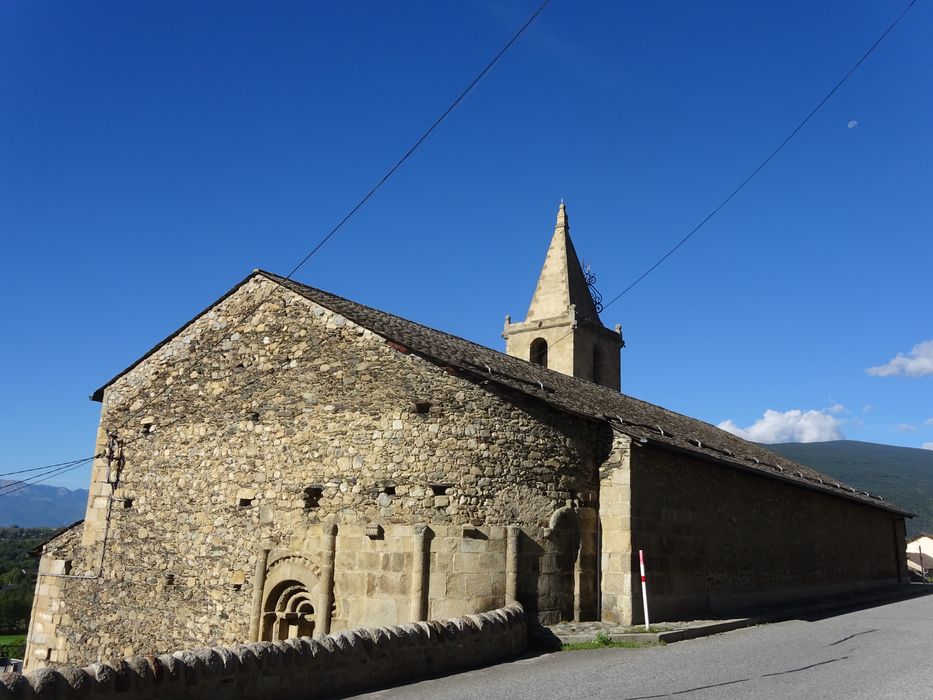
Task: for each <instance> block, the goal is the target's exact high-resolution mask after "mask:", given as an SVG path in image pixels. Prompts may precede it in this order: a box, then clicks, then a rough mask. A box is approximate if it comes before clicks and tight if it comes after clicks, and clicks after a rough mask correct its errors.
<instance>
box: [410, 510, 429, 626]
mask: <svg viewBox="0 0 933 700" xmlns="http://www.w3.org/2000/svg"><path fill="white" fill-rule="evenodd" d="M430 554H431V547H430V540H429V538H428V526H427V525H415V536H414V544H413V547H412V567H411V620H412V622H418V621H419V620H427V619H428V574H429V573H430V569H431V565H430V560H429V557H430Z"/></svg>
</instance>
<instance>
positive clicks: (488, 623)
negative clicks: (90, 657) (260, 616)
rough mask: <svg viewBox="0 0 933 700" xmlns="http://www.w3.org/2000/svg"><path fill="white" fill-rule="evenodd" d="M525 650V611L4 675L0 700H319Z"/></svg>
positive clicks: (511, 609)
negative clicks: (123, 699) (106, 699)
mask: <svg viewBox="0 0 933 700" xmlns="http://www.w3.org/2000/svg"><path fill="white" fill-rule="evenodd" d="M526 645H527V628H526V621H525V614H524V611H523V609H522V607H521V606H520V605H518V604H514V605H509V606H506V607H504V608H500V609H498V610H493V611H492V612H486V613H481V614H479V615H467V616H465V617H460V618H457V619H454V620H444V621H431V622H415V623H409V624H405V625H399V626H393V627H380V628H376V629H360V630H352V631H349V632H343V633H341V634H336V635H331V636H327V637H322V638H321V639H311V638H308V637H301V638H298V639H285V640H281V641H275V642H257V643H255V644H241V645H238V646H234V647H209V648H206V649H196V650H194V651H176V652H174V653H173V654H163V655H161V656H133V657H130V658H127V659H121V660H118V661H113V662H110V663H106V664H91V665H90V666H86V667H84V668H77V667H75V666H63V667H58V668H45V669H40V670H38V671H33V672H30V673H27V674H24V675H23V674H18V673H5V674H2V675H0V700H7V698H11V699H12V698H16V699H17V700H31V699H33V698H35V699H37V700H38V699H39V698H56V699H58V700H71V699H72V698H74V699H75V700H77V699H78V698H82V699H85V700H94V699H95V698H103V697H113V696H117V697H119V696H123V697H126V698H139V699H140V700H149V699H151V700H155V699H156V698H158V699H159V700H162V699H165V700H176V699H177V700H180V699H181V698H197V699H198V700H213V699H214V698H217V699H218V700H220V699H224V700H226V699H227V698H242V699H253V698H255V699H256V700H259V699H262V700H274V699H276V698H283V699H284V698H289V699H292V698H321V697H327V696H330V695H335V694H344V693H348V692H353V691H362V690H365V689H370V688H376V687H379V686H382V685H387V684H392V683H398V682H402V681H406V680H411V679H416V678H421V677H425V676H431V675H434V674H439V673H446V672H449V671H456V670H459V669H463V668H467V667H470V666H476V665H479V664H484V663H490V662H494V661H500V660H504V659H508V658H511V657H514V656H516V655H518V654H520V653H521V652H522V651H524V649H525V647H526Z"/></svg>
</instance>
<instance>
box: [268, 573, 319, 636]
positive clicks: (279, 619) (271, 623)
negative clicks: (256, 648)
mask: <svg viewBox="0 0 933 700" xmlns="http://www.w3.org/2000/svg"><path fill="white" fill-rule="evenodd" d="M314 622H315V620H314V600H313V598H312V597H311V593H310V592H309V591H308V589H307V588H306V587H305V586H304V584H302V583H301V582H300V581H282V583H280V584H278V585H277V586H275V587H274V588H273V589H272V590H271V591H269V595H268V596H267V597H266V602H265V605H264V606H263V611H262V633H261V634H262V639H263V640H264V641H272V640H274V639H291V638H294V637H311V636H314Z"/></svg>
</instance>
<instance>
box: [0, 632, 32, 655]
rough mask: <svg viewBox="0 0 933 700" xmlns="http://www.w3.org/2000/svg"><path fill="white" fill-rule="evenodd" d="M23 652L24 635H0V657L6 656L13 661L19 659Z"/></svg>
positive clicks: (24, 645) (24, 646)
mask: <svg viewBox="0 0 933 700" xmlns="http://www.w3.org/2000/svg"><path fill="white" fill-rule="evenodd" d="M25 650H26V635H25V634H0V656H3V655H6V656H7V657H12V658H14V659H21V658H23V652H24V651H25Z"/></svg>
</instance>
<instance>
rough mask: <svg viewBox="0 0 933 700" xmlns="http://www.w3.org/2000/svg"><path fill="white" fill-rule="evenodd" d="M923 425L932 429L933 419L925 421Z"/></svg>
mask: <svg viewBox="0 0 933 700" xmlns="http://www.w3.org/2000/svg"><path fill="white" fill-rule="evenodd" d="M923 424H924V425H925V426H927V427H930V426H931V425H933V418H927V419H926V420H925V421H923Z"/></svg>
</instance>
